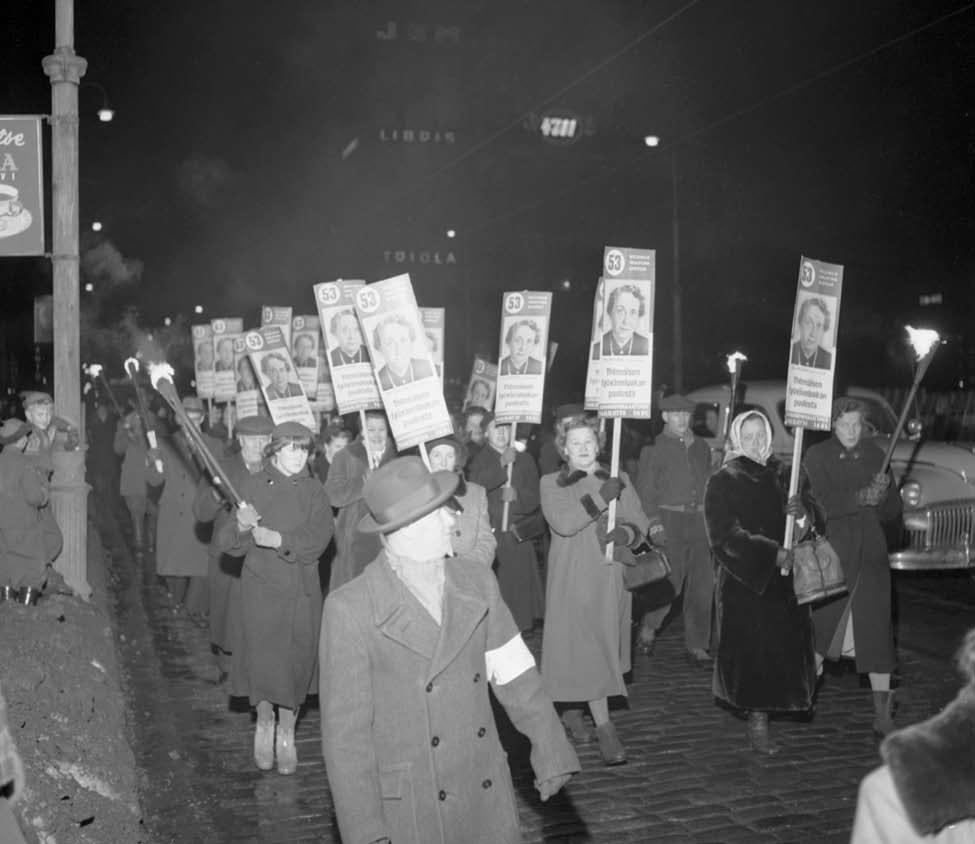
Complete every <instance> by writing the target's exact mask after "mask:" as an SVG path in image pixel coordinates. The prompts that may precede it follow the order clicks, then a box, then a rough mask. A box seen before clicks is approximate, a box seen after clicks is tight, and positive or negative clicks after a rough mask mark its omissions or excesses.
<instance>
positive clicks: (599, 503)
mask: <svg viewBox="0 0 975 844" xmlns="http://www.w3.org/2000/svg"><path fill="white" fill-rule="evenodd" d="M608 477H609V473H608V472H606V471H605V470H604V469H598V470H597V471H596V472H593V473H592V474H585V473H583V472H571V471H569V470H568V469H563V470H562V471H561V472H554V473H552V474H550V475H546V476H545V477H544V478H542V483H541V492H542V512H544V513H545V519H546V521H548V524H549V528H550V529H551V533H552V544H551V548H550V549H549V554H548V582H547V586H546V592H545V605H546V611H545V628H544V632H543V634H542V677H543V678H544V679H545V688H546V689H547V690H548V692H549V694H550V695H551V696H552V699H553V700H558V701H581V700H586V701H588V700H598V699H599V698H603V697H609V696H611V695H625V694H626V685H625V684H624V682H623V675H624V674H626V673H627V672H628V671H629V670H630V615H631V611H632V600H631V595H630V593H629V592H628V591H627V590H626V589H625V588H624V586H623V566H622V563H619V562H616V561H612V562H606V555H605V535H606V521H607V509H608V504H607V502H606V501H604V500H603V498H602V496H601V495H600V494H599V489H600V487H601V486H602V484H603V482H604V481H605V480H606V479H607V478H608ZM621 478H622V480H623V483H624V484H625V486H624V487H623V491H622V493H621V494H620V497H619V500H618V502H617V508H616V519H617V523H619V522H628V523H630V524H632V525H633V526H634V527H635V528H636V529H637V531H638V532H639V533H640V535H641V536H644V535H646V532H647V528H648V527H649V522H648V520H647V517H646V515H644V513H643V510H642V508H641V507H640V499H639V498H638V497H637V494H636V492H635V491H634V489H633V486H632V484H630V482H629V478H628V477H627V476H626V474H625V473H622V474H621Z"/></svg>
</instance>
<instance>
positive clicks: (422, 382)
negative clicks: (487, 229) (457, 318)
mask: <svg viewBox="0 0 975 844" xmlns="http://www.w3.org/2000/svg"><path fill="white" fill-rule="evenodd" d="M355 309H356V313H357V314H358V315H359V323H360V324H361V326H362V333H363V334H364V335H365V338H366V344H367V345H368V346H369V354H370V356H371V357H372V366H373V369H374V371H375V373H376V382H377V383H378V384H379V394H380V396H381V397H382V400H383V405H384V407H385V408H386V416H387V418H388V419H389V427H390V430H391V431H392V434H393V439H395V440H396V445H397V447H398V448H399V450H400V451H402V450H403V449H405V448H409V447H410V446H413V445H417V444H418V443H421V442H424V441H425V440H432V439H436V438H437V437H444V436H449V435H450V434H452V433H453V430H454V428H453V424H452V422H451V420H450V415H449V414H448V413H447V403H446V402H445V401H444V396H443V384H442V382H441V380H440V378H439V377H438V376H437V370H436V369H435V368H434V365H433V356H432V355H431V354H430V344H429V342H428V341H427V337H426V334H425V333H424V331H423V321H422V320H421V319H420V312H419V310H418V308H417V306H416V297H415V296H414V295H413V285H412V283H411V282H410V277H409V276H408V275H398V276H393V277H392V278H387V279H383V280H382V281H377V282H375V283H374V284H367V285H366V286H365V287H362V288H360V289H359V290H358V291H356V296H355Z"/></svg>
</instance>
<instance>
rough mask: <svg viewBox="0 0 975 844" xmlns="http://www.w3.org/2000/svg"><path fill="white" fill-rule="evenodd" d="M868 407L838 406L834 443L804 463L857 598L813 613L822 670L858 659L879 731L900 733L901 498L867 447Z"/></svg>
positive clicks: (849, 402)
mask: <svg viewBox="0 0 975 844" xmlns="http://www.w3.org/2000/svg"><path fill="white" fill-rule="evenodd" d="M863 412H864V408H863V405H862V404H861V403H860V402H858V401H857V400H856V399H851V398H846V397H843V398H838V399H837V400H836V401H835V402H834V403H833V414H832V416H833V436H832V437H831V438H830V439H829V440H826V441H825V442H822V443H818V444H816V445H814V446H812V447H811V448H810V449H809V451H807V452H806V456H805V458H804V459H803V468H804V469H805V472H806V475H807V476H808V477H809V486H810V488H811V490H812V494H813V495H814V496H815V498H816V500H817V501H819V502H820V503H821V504H822V506H823V508H824V509H825V511H826V538H827V539H829V541H830V542H831V543H832V545H833V548H835V549H836V553H837V554H839V556H840V560H842V562H843V572H844V574H845V575H846V582H847V585H848V586H849V589H850V591H849V594H847V595H844V596H842V597H841V598H839V599H838V600H835V601H830V602H827V603H825V604H823V605H821V606H818V607H816V609H815V610H814V611H813V623H814V625H815V630H816V652H817V662H818V663H819V665H818V666H817V667H818V668H819V669H820V670H821V667H822V659H823V657H824V656H829V657H831V658H834V659H837V658H840V657H843V656H847V657H850V656H852V657H853V658H854V659H855V660H856V667H857V671H859V672H861V673H865V674H868V675H869V677H870V688H871V689H872V690H873V704H874V715H875V717H874V722H873V729H874V732H875V733H877V734H878V735H886V734H887V733H889V732H891V730H893V729H894V720H893V703H894V700H893V698H894V693H893V692H892V691H891V689H890V673H891V671H892V670H893V668H894V664H895V655H894V635H893V627H892V623H891V617H890V616H891V608H890V563H889V562H888V559H887V535H886V532H885V525H886V524H889V523H890V522H895V523H896V522H899V520H900V518H901V512H902V507H903V505H902V503H901V497H900V495H898V493H897V489H896V488H895V487H894V486H893V485H892V476H891V474H890V470H889V469H888V470H887V471H881V469H882V466H883V462H884V452H883V449H881V448H880V446H878V445H877V444H876V443H875V442H873V441H872V440H870V439H865V438H864V436H863V434H864V424H863Z"/></svg>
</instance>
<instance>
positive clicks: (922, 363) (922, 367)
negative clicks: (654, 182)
mask: <svg viewBox="0 0 975 844" xmlns="http://www.w3.org/2000/svg"><path fill="white" fill-rule="evenodd" d="M937 348H938V347H937V345H935V346H933V347H932V348H931V351H929V352H928V353H927V354H926V355H925V356H924V357H923V358H921V359H920V360H919V361H918V362H917V372H915V373H914V383H913V384H911V389H910V390H908V391H907V398H906V399H905V400H904V407H903V408H902V409H901V415H900V417H899V418H898V420H897V427H895V428H894V433H893V435H892V436H891V438H890V442H889V443H887V450H886V451H885V452H884V462H883V463H882V464H881V465H880V473H881V474H883V473H885V472H886V471H887V468H888V467H889V466H890V458H891V457H893V455H894V449H895V448H896V447H897V441H898V440H899V439H900V438H901V434H902V433H903V432H904V424H905V423H906V422H907V414H908V413H910V411H911V403H912V402H913V401H914V396H915V395H917V388H918V387H920V386H921V379H923V378H924V375H925V373H926V372H927V371H928V367H929V366H930V365H931V361H932V359H933V358H934V353H935V350H936V349H937Z"/></svg>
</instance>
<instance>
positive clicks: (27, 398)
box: [20, 390, 54, 409]
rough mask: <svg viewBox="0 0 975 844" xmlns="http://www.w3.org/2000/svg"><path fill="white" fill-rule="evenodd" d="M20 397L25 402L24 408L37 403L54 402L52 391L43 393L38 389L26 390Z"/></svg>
mask: <svg viewBox="0 0 975 844" xmlns="http://www.w3.org/2000/svg"><path fill="white" fill-rule="evenodd" d="M20 398H21V399H22V400H23V402H24V409H26V408H28V407H31V406H33V405H35V404H54V399H52V398H51V395H50V393H42V392H40V391H38V390H24V392H22V393H21V394H20Z"/></svg>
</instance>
